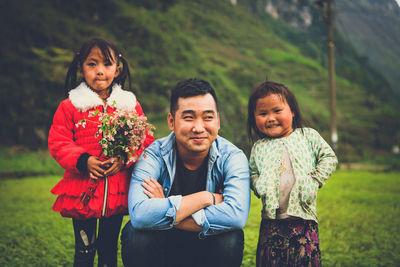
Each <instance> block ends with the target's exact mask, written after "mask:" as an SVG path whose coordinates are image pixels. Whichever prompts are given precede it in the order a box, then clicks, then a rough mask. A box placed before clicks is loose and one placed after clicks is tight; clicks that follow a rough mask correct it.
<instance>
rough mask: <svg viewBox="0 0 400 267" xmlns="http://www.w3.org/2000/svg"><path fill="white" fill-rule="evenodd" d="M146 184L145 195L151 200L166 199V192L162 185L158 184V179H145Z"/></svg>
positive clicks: (144, 184) (144, 185)
mask: <svg viewBox="0 0 400 267" xmlns="http://www.w3.org/2000/svg"><path fill="white" fill-rule="evenodd" d="M143 180H144V183H142V186H143V187H144V189H145V190H144V193H145V194H146V195H147V196H148V197H149V198H165V195H164V191H163V190H162V187H161V185H160V184H159V183H158V182H157V180H156V179H154V178H151V179H146V178H144V179H143Z"/></svg>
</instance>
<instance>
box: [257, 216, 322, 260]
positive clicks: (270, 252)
mask: <svg viewBox="0 0 400 267" xmlns="http://www.w3.org/2000/svg"><path fill="white" fill-rule="evenodd" d="M256 262H257V267H261V266H304V267H308V266H321V250H320V247H319V238H318V224H317V223H316V222H315V221H311V220H310V221H308V220H303V219H296V220H270V219H263V220H262V221H261V226H260V236H259V239H258V245H257V259H256Z"/></svg>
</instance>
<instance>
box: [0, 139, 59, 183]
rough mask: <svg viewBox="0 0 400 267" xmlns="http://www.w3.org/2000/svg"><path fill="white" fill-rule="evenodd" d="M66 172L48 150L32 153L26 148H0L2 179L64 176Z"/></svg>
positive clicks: (0, 176) (0, 172)
mask: <svg viewBox="0 0 400 267" xmlns="http://www.w3.org/2000/svg"><path fill="white" fill-rule="evenodd" d="M63 172H64V171H63V169H62V168H61V167H60V165H58V163H57V162H56V161H55V160H54V159H53V158H52V157H51V155H50V152H49V151H48V150H43V149H41V150H37V151H30V150H28V149H27V148H25V147H22V146H21V147H20V146H15V147H7V148H5V147H0V178H2V177H26V176H36V175H48V174H60V175H61V174H62V173H63Z"/></svg>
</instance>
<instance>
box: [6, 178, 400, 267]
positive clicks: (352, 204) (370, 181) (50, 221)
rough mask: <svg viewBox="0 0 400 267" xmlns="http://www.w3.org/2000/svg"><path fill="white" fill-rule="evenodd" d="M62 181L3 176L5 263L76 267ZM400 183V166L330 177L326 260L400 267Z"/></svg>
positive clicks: (250, 254)
mask: <svg viewBox="0 0 400 267" xmlns="http://www.w3.org/2000/svg"><path fill="white" fill-rule="evenodd" d="M58 179H59V178H58V177H57V176H45V177H26V178H19V179H4V177H2V179H0V192H1V194H0V236H1V239H0V266H71V265H72V260H73V252H74V250H73V231H72V223H71V220H70V219H66V218H62V217H60V216H59V214H57V213H55V212H53V211H52V210H51V206H52V203H53V201H54V199H55V197H54V196H53V195H51V194H50V192H49V190H50V188H52V187H53V186H54V185H55V184H56V183H57V181H58ZM399 182H400V173H398V172H397V173H396V172H391V173H374V172H361V171H338V172H337V173H336V174H334V175H333V176H332V177H331V178H330V180H328V182H327V184H326V186H325V187H323V188H322V189H321V190H320V193H319V195H318V214H319V229H320V240H321V248H322V258H323V264H324V266H399V263H400V240H399V239H400V227H399V225H400V183H399ZM251 205H252V206H251V211H250V216H249V220H248V223H247V225H246V227H245V236H246V237H245V238H246V240H245V251H244V259H243V266H254V264H255V250H256V246H257V239H258V227H259V222H260V210H261V203H260V201H259V200H258V199H257V198H255V197H254V196H253V199H252V204H251ZM126 221H128V218H127V217H125V219H124V223H125V222H126ZM119 265H120V266H122V262H121V259H120V258H119Z"/></svg>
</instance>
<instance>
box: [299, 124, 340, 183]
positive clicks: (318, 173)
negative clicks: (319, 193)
mask: <svg viewBox="0 0 400 267" xmlns="http://www.w3.org/2000/svg"><path fill="white" fill-rule="evenodd" d="M307 130H308V132H307V135H308V140H309V142H310V144H311V147H312V150H313V153H314V155H315V168H314V171H313V172H312V173H311V174H310V175H311V177H312V178H314V179H315V180H317V181H318V183H319V187H322V186H323V185H324V184H325V181H326V180H327V179H328V178H329V176H331V175H332V173H333V172H334V171H335V169H336V166H337V164H338V160H337V157H336V155H335V152H334V151H333V150H332V148H331V147H330V146H329V144H328V143H327V142H326V141H325V140H324V139H323V138H322V137H321V135H320V134H319V133H318V132H317V131H315V130H314V129H310V128H309V129H307Z"/></svg>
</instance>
